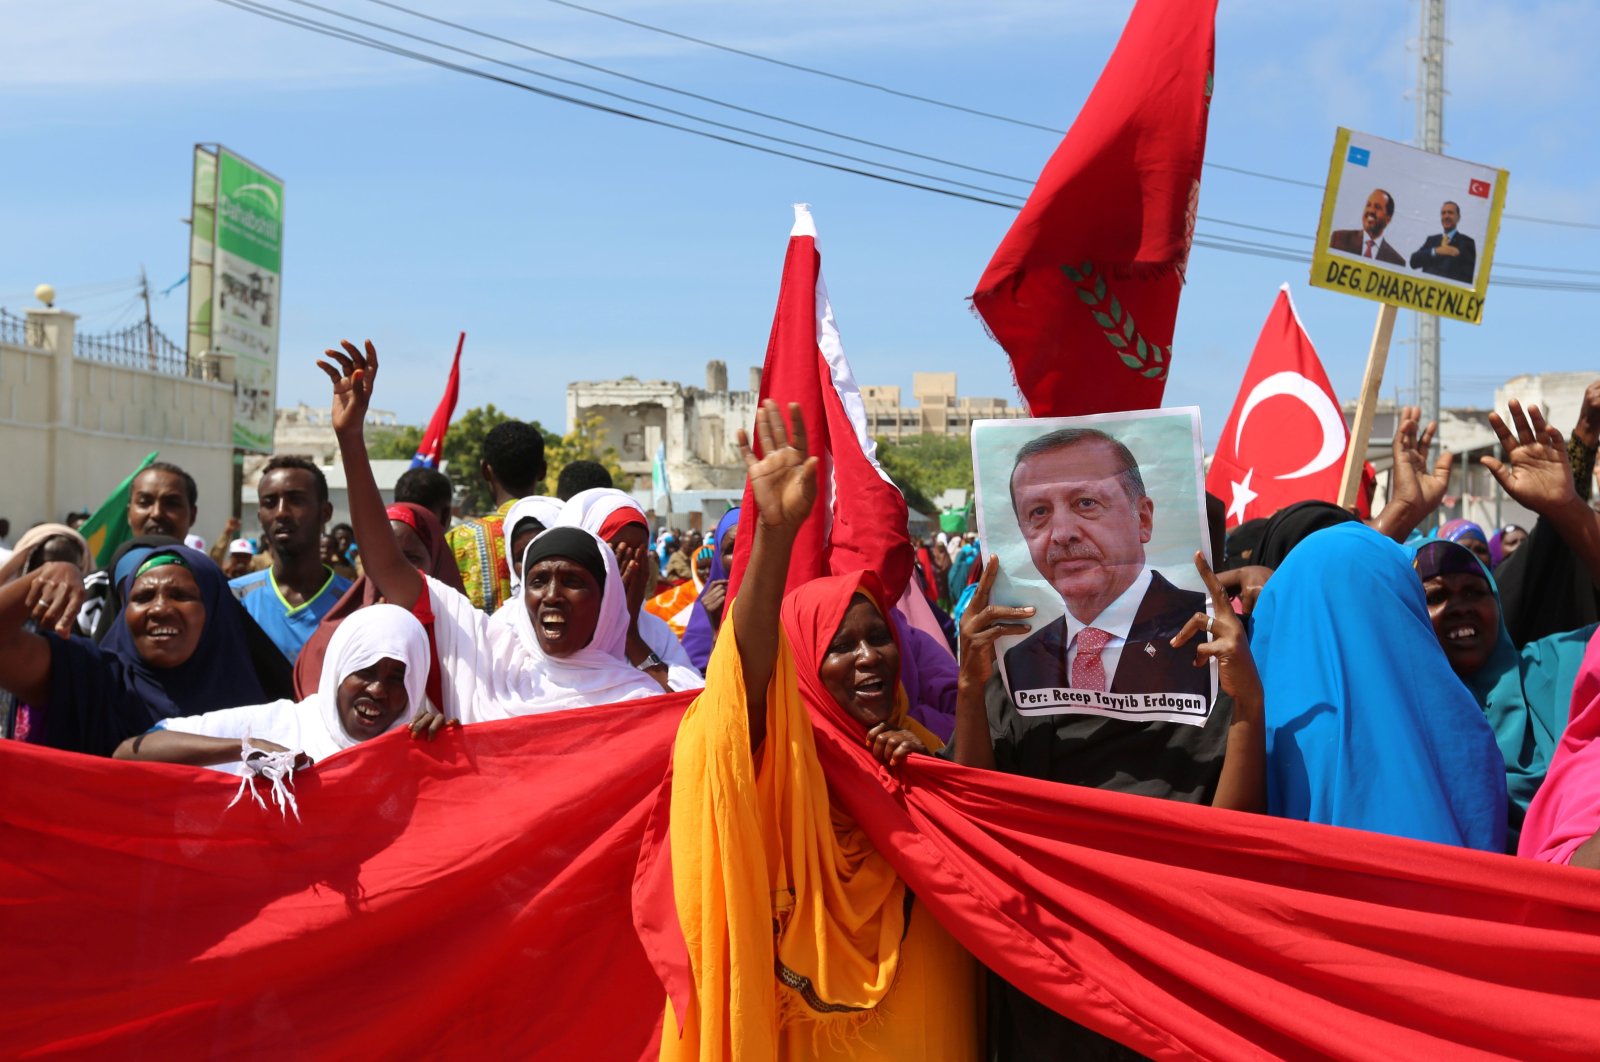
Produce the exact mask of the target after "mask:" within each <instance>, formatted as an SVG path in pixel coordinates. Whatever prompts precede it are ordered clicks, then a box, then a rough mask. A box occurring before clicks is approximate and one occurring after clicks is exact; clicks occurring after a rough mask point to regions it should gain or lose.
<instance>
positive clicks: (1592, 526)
mask: <svg viewBox="0 0 1600 1062" xmlns="http://www.w3.org/2000/svg"><path fill="white" fill-rule="evenodd" d="M1508 409H1509V412H1510V414H1511V427H1509V428H1508V427H1507V426H1506V422H1505V421H1504V420H1502V419H1500V414H1498V413H1490V414H1489V426H1490V427H1492V428H1493V429H1494V431H1495V434H1496V435H1498V436H1499V437H1500V449H1501V451H1502V452H1503V453H1504V454H1505V460H1504V461H1497V460H1496V459H1494V458H1493V457H1487V456H1486V457H1483V458H1480V460H1481V461H1482V462H1483V466H1484V467H1485V468H1487V469H1488V470H1489V473H1490V474H1491V475H1493V476H1494V478H1495V480H1496V481H1497V482H1499V484H1500V486H1502V487H1504V488H1505V492H1506V493H1507V494H1509V495H1511V498H1512V500H1513V501H1515V502H1517V503H1518V504H1519V505H1522V506H1525V507H1526V508H1528V509H1531V510H1533V511H1534V512H1535V513H1538V514H1539V515H1540V516H1542V517H1544V518H1545V519H1546V520H1549V521H1550V523H1551V524H1552V525H1553V526H1554V527H1555V529H1556V531H1557V532H1558V533H1559V534H1560V535H1561V540H1562V541H1563V542H1565V543H1566V544H1567V546H1568V548H1569V549H1571V550H1572V553H1573V555H1574V556H1576V557H1577V558H1578V560H1579V561H1580V562H1581V563H1582V564H1583V566H1584V568H1585V569H1586V570H1587V571H1588V572H1589V578H1590V580H1591V581H1592V582H1594V583H1595V585H1596V586H1600V518H1597V517H1596V516H1595V513H1594V511H1593V510H1591V509H1590V508H1589V506H1588V504H1587V503H1585V502H1584V500H1583V499H1582V498H1580V497H1579V496H1578V491H1577V489H1576V487H1575V486H1574V484H1573V477H1572V466H1571V463H1570V461H1569V460H1568V457H1567V444H1566V439H1564V438H1563V437H1562V435H1561V432H1560V431H1559V430H1558V429H1556V428H1555V427H1554V426H1552V425H1550V424H1547V423H1545V419H1544V415H1543V414H1542V413H1541V412H1540V411H1539V407H1538V406H1530V407H1529V408H1528V410H1527V412H1523V409H1522V404H1521V403H1520V402H1518V401H1517V400H1516V399H1514V398H1513V399H1512V400H1511V401H1510V402H1509V403H1508ZM1513 429H1515V431H1514V432H1513Z"/></svg>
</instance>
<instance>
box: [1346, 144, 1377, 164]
mask: <svg viewBox="0 0 1600 1062" xmlns="http://www.w3.org/2000/svg"><path fill="white" fill-rule="evenodd" d="M1349 159H1350V165H1352V166H1365V165H1366V164H1367V163H1369V162H1371V161H1372V151H1371V149H1370V148H1364V147H1356V146H1355V145H1354V144H1351V145H1350V155H1349Z"/></svg>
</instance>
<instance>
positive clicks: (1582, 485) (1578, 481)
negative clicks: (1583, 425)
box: [1567, 435, 1595, 501]
mask: <svg viewBox="0 0 1600 1062" xmlns="http://www.w3.org/2000/svg"><path fill="white" fill-rule="evenodd" d="M1594 459H1595V448H1594V447H1592V446H1586V445H1584V443H1583V442H1582V441H1581V440H1580V439H1579V438H1578V437H1577V436H1576V435H1571V436H1568V438H1567V461H1568V463H1570V464H1571V465H1572V486H1573V488H1574V489H1575V490H1576V491H1577V492H1578V497H1580V498H1582V499H1583V500H1584V501H1588V500H1589V495H1590V494H1591V493H1592V487H1593V484H1594Z"/></svg>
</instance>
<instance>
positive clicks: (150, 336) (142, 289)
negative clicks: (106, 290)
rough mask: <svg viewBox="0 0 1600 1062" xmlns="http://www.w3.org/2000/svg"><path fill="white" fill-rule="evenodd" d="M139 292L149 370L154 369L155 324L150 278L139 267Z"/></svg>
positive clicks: (152, 370)
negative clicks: (151, 313)
mask: <svg viewBox="0 0 1600 1062" xmlns="http://www.w3.org/2000/svg"><path fill="white" fill-rule="evenodd" d="M139 294H140V295H142V296H144V349H145V352H146V353H148V354H149V356H150V371H151V372H155V371H156V325H155V322H154V321H153V320H151V319H150V278H149V277H147V276H145V273H144V266H143V265H141V266H140V267H139Z"/></svg>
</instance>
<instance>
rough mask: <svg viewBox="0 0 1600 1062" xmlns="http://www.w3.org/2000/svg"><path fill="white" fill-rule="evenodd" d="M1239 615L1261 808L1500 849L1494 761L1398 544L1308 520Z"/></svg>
mask: <svg viewBox="0 0 1600 1062" xmlns="http://www.w3.org/2000/svg"><path fill="white" fill-rule="evenodd" d="M1253 618H1254V621H1255V631H1254V636H1253V637H1252V639H1251V650H1252V652H1253V653H1254V654H1255V657H1256V660H1257V661H1258V664H1259V668H1260V672H1261V681H1262V684H1263V685H1264V687H1265V689H1266V721H1267V800H1268V807H1269V810H1270V811H1271V813H1272V814H1274V815H1280V816H1283V817H1285V818H1293V819H1301V820H1305V821H1310V822H1322V823H1328V824H1330V825H1334V826H1348V827H1353V828H1355V829H1360V830H1370V831H1372V832H1375V833H1386V834H1392V835H1394V836H1399V837H1414V838H1417V839H1419V840H1424V841H1436V842H1439V843H1441V844H1451V845H1460V846H1463V847H1468V848H1478V849H1482V850H1484V851H1489V852H1503V851H1505V841H1506V770H1505V763H1504V761H1503V760H1502V758H1501V756H1500V750H1499V748H1498V747H1497V746H1496V744H1495V736H1494V731H1493V730H1491V729H1490V727H1489V724H1488V722H1487V721H1486V720H1485V719H1484V714H1483V711H1482V709H1481V708H1479V706H1478V704H1477V702H1476V701H1474V700H1473V698H1472V696H1471V695H1470V694H1469V693H1468V692H1467V690H1466V688H1465V687H1464V686H1463V685H1462V684H1461V682H1460V680H1459V679H1457V678H1456V676H1455V673H1454V672H1452V671H1451V669H1450V664H1449V661H1448V660H1447V659H1446V658H1445V655H1444V652H1443V650H1441V649H1440V648H1439V642H1438V640H1437V639H1436V638H1435V636H1434V633H1433V626H1432V624H1431V623H1430V622H1429V619H1428V610H1427V606H1426V602H1425V600H1424V597H1423V591H1422V584H1421V582H1420V581H1419V580H1418V579H1417V576H1416V573H1415V572H1414V571H1413V570H1412V567H1411V560H1410V556H1409V555H1408V554H1407V553H1406V551H1405V550H1403V549H1402V548H1401V547H1399V546H1398V545H1396V544H1395V543H1393V542H1391V541H1389V540H1388V539H1386V538H1384V537H1383V536H1382V535H1380V534H1378V533H1377V532H1376V531H1373V530H1371V529H1370V528H1367V527H1365V526H1363V525H1361V524H1358V523H1349V524H1343V525H1341V526H1338V527H1333V528H1329V529H1327V530H1324V531H1319V532H1317V533H1316V534H1314V535H1312V536H1310V537H1309V538H1307V539H1306V540H1305V541H1304V542H1302V543H1301V544H1300V545H1299V546H1297V547H1296V548H1295V550H1294V552H1292V553H1291V554H1290V555H1289V556H1288V557H1287V558H1286V559H1285V560H1284V562H1283V566H1282V567H1280V568H1279V569H1278V570H1277V571H1276V573H1274V575H1273V576H1272V579H1271V581H1270V582H1268V583H1267V586H1266V589H1264V590H1263V591H1262V593H1261V597H1260V599H1259V600H1258V601H1257V602H1256V607H1255V611H1254V613H1253Z"/></svg>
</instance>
